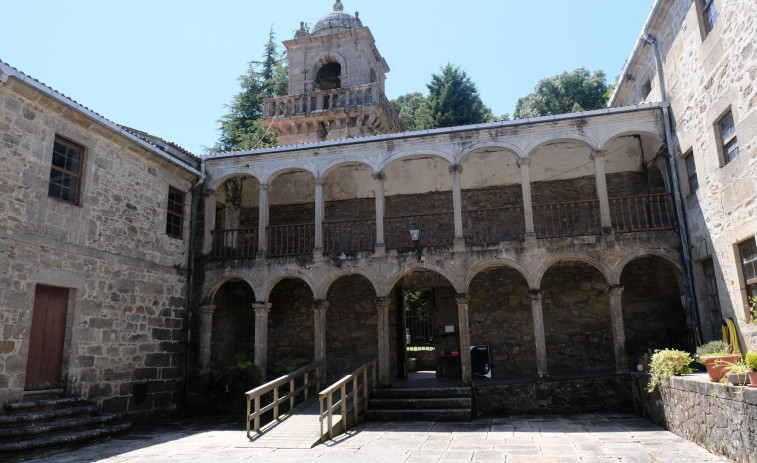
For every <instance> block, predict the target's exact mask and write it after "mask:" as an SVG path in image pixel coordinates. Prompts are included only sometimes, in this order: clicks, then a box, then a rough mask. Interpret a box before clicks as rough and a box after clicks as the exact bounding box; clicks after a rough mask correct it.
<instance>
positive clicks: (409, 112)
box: [391, 92, 426, 132]
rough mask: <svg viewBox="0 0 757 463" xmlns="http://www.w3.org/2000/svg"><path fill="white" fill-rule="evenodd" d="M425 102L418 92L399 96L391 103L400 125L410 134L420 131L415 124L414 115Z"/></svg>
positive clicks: (424, 98)
mask: <svg viewBox="0 0 757 463" xmlns="http://www.w3.org/2000/svg"><path fill="white" fill-rule="evenodd" d="M425 101H426V97H424V96H423V94H422V93H420V92H413V93H408V94H406V95H401V96H398V97H397V98H396V99H394V100H392V101H391V103H392V106H393V107H394V112H396V113H397V116H399V118H400V120H401V121H402V123H403V124H405V127H406V128H407V130H409V131H411V132H412V131H414V130H420V129H419V128H418V127H417V126H416V123H415V121H416V114H417V113H418V109H420V107H421V106H422V105H423V103H424V102H425Z"/></svg>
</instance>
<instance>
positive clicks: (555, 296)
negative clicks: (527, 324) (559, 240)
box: [540, 256, 616, 377]
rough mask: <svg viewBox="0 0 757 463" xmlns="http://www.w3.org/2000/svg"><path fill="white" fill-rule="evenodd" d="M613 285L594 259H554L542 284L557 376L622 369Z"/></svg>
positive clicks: (550, 359) (547, 336) (547, 335)
mask: <svg viewBox="0 0 757 463" xmlns="http://www.w3.org/2000/svg"><path fill="white" fill-rule="evenodd" d="M607 287H608V280H607V275H606V272H605V273H603V272H602V270H601V266H597V265H594V264H593V263H592V262H591V260H590V259H587V258H581V259H579V258H576V257H575V256H574V257H573V258H571V259H566V258H562V259H554V260H552V261H551V262H550V265H549V266H548V267H546V271H545V272H544V273H543V274H542V276H541V280H540V289H541V295H542V312H543V319H544V335H545V340H546V342H545V344H546V354H547V369H548V371H549V373H550V374H551V375H553V376H558V377H570V376H574V375H582V374H592V375H606V374H611V373H612V372H614V371H615V369H616V364H615V355H614V338H613V334H612V333H613V330H612V320H611V316H610V299H609V296H608V294H607Z"/></svg>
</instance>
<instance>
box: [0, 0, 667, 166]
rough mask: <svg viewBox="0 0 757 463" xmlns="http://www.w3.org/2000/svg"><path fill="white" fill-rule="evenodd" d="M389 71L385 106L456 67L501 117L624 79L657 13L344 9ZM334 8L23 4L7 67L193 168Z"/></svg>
mask: <svg viewBox="0 0 757 463" xmlns="http://www.w3.org/2000/svg"><path fill="white" fill-rule="evenodd" d="M342 2H343V4H344V9H345V11H347V12H350V13H353V14H354V12H355V11H359V12H360V19H361V20H362V21H363V24H364V25H365V26H368V27H370V29H371V31H372V33H373V36H374V37H375V39H376V45H377V47H378V49H379V51H380V52H381V54H382V55H383V56H384V58H385V59H386V61H387V62H388V63H389V67H390V68H391V72H389V74H388V75H387V77H388V78H387V84H386V89H387V96H388V97H389V98H390V99H393V98H396V97H397V96H399V95H402V94H405V93H409V92H413V91H421V92H423V93H424V94H425V93H426V83H428V82H429V80H430V78H431V74H432V73H438V72H439V68H440V67H441V66H443V65H445V64H446V63H448V62H449V63H452V64H454V65H459V66H460V67H461V68H462V69H464V70H465V71H466V72H467V73H468V75H469V76H470V77H471V79H472V80H473V81H474V82H475V83H476V85H477V86H478V89H479V92H480V94H481V98H482V99H483V101H484V103H485V104H486V105H487V106H489V107H490V108H492V110H493V112H494V114H496V115H500V114H502V113H510V114H512V112H513V110H514V109H515V103H516V102H517V100H518V98H519V97H522V96H525V95H527V94H528V93H530V92H531V91H533V88H534V86H535V85H536V83H537V82H538V81H539V79H541V78H543V77H546V76H550V75H555V74H559V73H561V72H563V71H566V70H573V69H575V68H577V67H581V66H584V67H586V68H587V69H590V70H592V71H593V70H596V69H602V70H604V71H605V73H606V74H607V76H608V80H609V81H610V82H612V81H614V79H615V76H617V75H618V74H620V72H621V69H622V67H623V64H624V63H625V60H626V59H627V58H628V56H629V55H630V53H631V50H632V49H633V46H634V44H635V43H636V39H637V38H638V36H639V33H640V31H641V28H642V26H643V25H644V22H645V21H646V18H647V16H648V15H649V12H650V10H651V8H652V5H653V3H654V0H580V1H578V2H571V1H567V0H532V1H530V2H523V1H514V0H479V1H476V2H463V1H453V0H406V1H398V0H342ZM333 4H334V0H278V1H266V0H216V1H199V0H181V1H180V0H149V1H148V0H130V1H128V2H111V1H102V0H98V1H90V0H71V1H67V2H65V1H60V0H25V1H15V2H5V4H4V5H3V7H2V28H1V29H0V30H2V39H0V59H1V60H3V61H5V62H6V63H8V64H10V65H11V66H14V67H16V68H18V69H19V70H21V71H23V72H25V73H26V74H29V75H31V76H32V77H34V78H36V79H38V80H40V81H41V82H43V83H45V84H47V85H49V86H51V87H52V88H54V89H56V90H58V91H59V92H61V93H64V94H66V95H67V96H69V97H71V98H73V99H74V100H76V101H78V102H79V103H81V104H83V105H85V106H87V107H89V108H90V109H92V110H94V111H96V112H98V113H100V114H101V115H103V116H105V117H107V118H108V119H111V120H113V121H114V122H117V123H119V124H124V125H128V126H132V127H134V128H137V129H140V130H144V131H147V132H150V133H152V134H154V135H158V136H160V137H163V138H166V139H169V140H172V141H174V142H176V143H178V144H180V145H182V146H184V147H185V148H187V149H189V150H190V151H193V152H195V153H197V154H200V153H202V152H203V146H210V145H212V144H213V143H214V142H215V141H216V140H217V138H218V123H217V121H218V119H219V118H220V117H221V116H222V115H223V114H224V113H225V112H226V108H225V105H226V104H228V103H229V102H230V101H231V99H232V97H233V96H234V94H236V93H237V92H238V91H239V82H238V77H239V76H240V75H241V74H243V73H244V72H245V71H246V69H247V63H248V62H249V61H251V60H257V59H260V57H261V55H262V51H263V45H264V43H265V41H266V40H267V38H268V31H269V29H270V28H271V27H273V29H274V31H275V32H276V34H277V36H278V40H279V41H282V40H285V39H289V38H291V37H292V36H293V34H294V31H295V30H296V29H298V28H299V23H300V21H306V22H309V23H311V24H314V23H315V22H316V21H317V20H318V18H320V17H321V16H323V15H324V14H326V13H328V12H329V11H331V10H332V8H333Z"/></svg>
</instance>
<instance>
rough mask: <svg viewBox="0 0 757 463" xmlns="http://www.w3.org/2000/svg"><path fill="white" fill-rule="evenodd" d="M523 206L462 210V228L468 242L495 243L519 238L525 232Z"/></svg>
mask: <svg viewBox="0 0 757 463" xmlns="http://www.w3.org/2000/svg"><path fill="white" fill-rule="evenodd" d="M524 222H525V220H524V217H523V206H508V207H497V208H491V209H477V210H471V211H463V229H464V234H465V242H466V243H468V244H497V243H499V242H500V241H517V240H521V239H522V238H523V236H524V235H525V234H526V227H525V223H524Z"/></svg>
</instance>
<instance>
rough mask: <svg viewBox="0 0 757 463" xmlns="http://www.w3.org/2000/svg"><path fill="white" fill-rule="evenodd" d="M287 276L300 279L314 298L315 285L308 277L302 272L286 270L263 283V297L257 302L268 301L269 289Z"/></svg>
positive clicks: (271, 289)
mask: <svg viewBox="0 0 757 463" xmlns="http://www.w3.org/2000/svg"><path fill="white" fill-rule="evenodd" d="M288 278H292V279H295V280H302V281H303V282H304V283H305V285H306V286H307V287H308V288H310V291H311V292H312V293H313V297H314V298H315V295H316V288H317V286H316V284H315V283H314V282H313V280H312V279H311V278H310V277H308V276H307V275H306V274H305V273H304V272H286V273H283V274H280V275H277V276H273V277H270V278H268V279H267V280H266V281H265V282H264V283H263V287H264V288H265V298H264V299H263V300H262V301H258V302H266V301H268V300H269V298H270V297H271V291H273V289H274V288H275V287H276V285H277V284H279V283H280V282H281V281H282V280H286V279H288Z"/></svg>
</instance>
